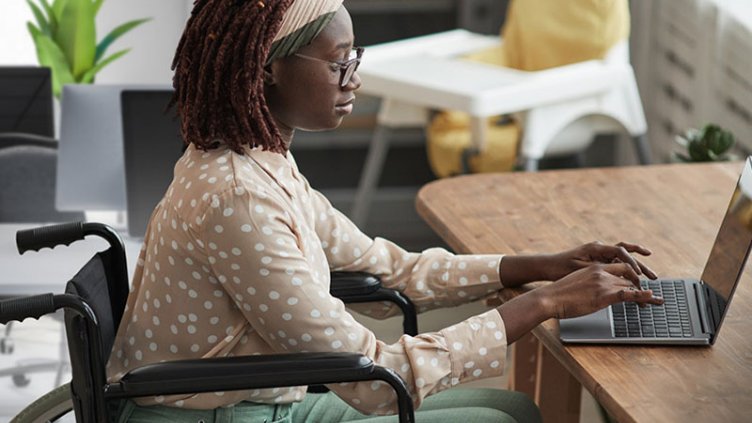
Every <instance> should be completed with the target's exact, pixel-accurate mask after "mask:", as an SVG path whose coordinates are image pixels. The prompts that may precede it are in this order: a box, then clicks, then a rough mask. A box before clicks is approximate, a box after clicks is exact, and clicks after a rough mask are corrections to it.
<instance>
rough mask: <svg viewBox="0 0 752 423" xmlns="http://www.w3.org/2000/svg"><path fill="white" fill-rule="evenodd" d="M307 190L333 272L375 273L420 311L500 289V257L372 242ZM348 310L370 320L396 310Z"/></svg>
mask: <svg viewBox="0 0 752 423" xmlns="http://www.w3.org/2000/svg"><path fill="white" fill-rule="evenodd" d="M308 189H309V192H310V195H311V198H312V203H313V208H314V210H315V212H316V214H317V219H316V233H317V235H318V237H319V238H320V239H321V241H322V247H323V248H324V251H325V252H326V258H327V260H328V261H329V266H330V267H331V269H332V271H339V270H341V271H362V272H368V273H371V274H374V275H376V276H378V277H379V278H380V279H381V283H382V285H383V286H384V287H387V288H390V289H396V290H398V291H400V292H403V293H404V294H405V295H407V297H408V298H410V300H411V301H412V302H413V303H414V304H415V305H416V307H417V308H418V311H420V312H423V311H427V310H431V309H435V308H440V307H447V306H457V305H460V304H464V303H468V302H471V301H475V300H478V299H480V298H482V297H485V296H487V295H488V294H491V293H495V292H497V291H499V290H500V289H501V288H502V284H501V279H500V277H499V265H500V263H501V259H502V256H501V255H498V254H488V255H480V254H478V255H455V254H452V253H450V252H448V251H447V250H445V249H443V248H430V249H427V250H424V251H423V252H421V253H411V252H407V251H405V250H404V249H402V248H401V247H399V246H398V245H396V244H395V243H393V242H391V241H388V240H386V239H383V238H378V237H377V238H375V239H371V238H370V237H368V236H367V235H365V234H364V233H362V232H361V231H360V230H359V229H358V227H357V226H355V224H354V223H353V222H352V221H351V220H350V219H348V218H347V216H345V215H343V214H342V213H341V212H339V211H338V210H337V209H335V208H334V207H332V205H331V204H330V203H329V200H327V199H326V197H324V196H323V195H322V194H321V193H319V192H318V191H316V190H313V189H311V188H310V187H308ZM349 307H350V308H353V309H355V310H357V311H358V312H361V313H363V314H367V315H369V316H371V317H374V318H386V317H389V316H392V315H395V314H398V313H399V312H400V310H399V308H398V307H397V306H396V305H395V304H393V303H389V302H383V303H381V302H380V303H364V304H353V305H350V306H349Z"/></svg>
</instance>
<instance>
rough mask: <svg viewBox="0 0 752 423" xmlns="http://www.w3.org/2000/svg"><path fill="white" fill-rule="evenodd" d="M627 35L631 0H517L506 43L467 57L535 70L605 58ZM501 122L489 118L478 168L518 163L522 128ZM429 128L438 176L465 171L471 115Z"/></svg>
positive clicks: (448, 115)
mask: <svg viewBox="0 0 752 423" xmlns="http://www.w3.org/2000/svg"><path fill="white" fill-rule="evenodd" d="M628 36H629V4H628V1H627V0H514V1H512V2H511V3H510V5H509V10H508V11H507V19H506V24H505V25H504V28H502V39H503V40H504V41H503V42H502V43H501V44H500V45H499V46H497V47H494V48H491V49H487V50H482V51H478V52H474V53H473V54H469V55H467V56H465V57H464V58H465V59H467V60H473V61H478V62H482V63H489V64H493V65H498V66H506V67H511V68H515V69H522V70H527V71H536V70H541V69H546V68H551V67H556V66H562V65H566V64H570V63H576V62H581V61H585V60H591V59H600V58H603V57H604V56H605V55H606V53H607V52H608V51H609V49H611V47H613V46H614V45H615V44H616V43H618V42H619V41H621V40H623V39H625V38H627V37H628ZM498 121H499V119H498V118H497V117H494V118H491V119H489V127H488V138H487V140H486V145H487V146H488V148H487V149H486V151H484V152H483V153H481V154H480V156H478V157H475V158H474V159H471V160H470V165H471V166H470V167H471V170H472V171H473V172H503V171H509V170H511V169H512V168H513V166H514V162H515V160H516V155H517V144H518V142H519V138H520V134H521V130H520V126H519V124H518V123H516V122H515V123H512V124H508V125H499V124H497V123H495V122H498ZM426 132H427V135H426V137H427V141H428V142H427V149H428V160H429V163H430V165H431V168H432V169H433V171H434V173H435V174H436V176H438V177H445V176H451V175H455V174H458V173H460V172H461V170H462V167H461V155H462V151H463V150H464V149H465V148H467V147H468V146H469V145H470V118H469V116H467V115H466V114H464V113H461V112H441V113H439V114H438V115H436V117H435V118H434V119H433V120H432V121H431V122H430V124H429V125H428V128H427V131H426Z"/></svg>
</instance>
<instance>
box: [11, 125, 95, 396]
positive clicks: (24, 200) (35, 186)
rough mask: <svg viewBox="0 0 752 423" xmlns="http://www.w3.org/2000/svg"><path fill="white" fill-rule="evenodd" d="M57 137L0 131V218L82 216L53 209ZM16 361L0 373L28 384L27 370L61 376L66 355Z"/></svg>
mask: <svg viewBox="0 0 752 423" xmlns="http://www.w3.org/2000/svg"><path fill="white" fill-rule="evenodd" d="M57 144H58V143H57V141H56V140H54V139H52V138H49V137H46V136H42V135H36V134H30V133H17V132H5V133H0V222H3V223H28V222H37V223H38V222H63V221H70V220H81V219H83V213H82V212H59V211H57V210H56V209H55V174H56V171H55V170H56V166H57ZM12 328H13V325H12V324H8V325H6V326H5V333H4V335H3V337H2V338H1V339H0V353H2V354H11V353H13V351H14V348H15V347H14V342H13V339H12V338H11V331H12ZM29 363H30V364H21V363H19V364H18V365H17V366H15V367H11V368H8V369H2V370H0V377H2V376H7V375H10V376H12V378H13V383H14V385H15V386H18V387H23V386H26V385H28V384H29V382H30V380H29V378H28V377H27V376H26V375H27V374H28V373H34V372H39V371H50V370H56V371H57V373H58V379H60V377H61V376H62V372H63V370H64V369H65V366H66V363H67V359H66V358H65V351H64V349H61V355H60V359H59V360H55V361H51V362H47V361H45V362H41V363H40V362H34V363H32V362H29Z"/></svg>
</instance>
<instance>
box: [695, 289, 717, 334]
mask: <svg viewBox="0 0 752 423" xmlns="http://www.w3.org/2000/svg"><path fill="white" fill-rule="evenodd" d="M692 287H693V288H694V290H695V301H696V302H697V310H698V311H699V312H700V324H701V325H702V333H707V334H709V335H710V338H711V339H712V338H713V336H714V335H715V330H714V328H715V325H713V324H712V322H711V319H712V318H713V317H712V315H713V314H712V312H711V310H710V304H709V303H708V301H707V297H706V296H705V283H704V282H703V281H700V282H699V283H696V284H694V285H692Z"/></svg>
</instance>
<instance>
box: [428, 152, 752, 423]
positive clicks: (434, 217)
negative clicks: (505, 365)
mask: <svg viewBox="0 0 752 423" xmlns="http://www.w3.org/2000/svg"><path fill="white" fill-rule="evenodd" d="M741 168H742V164H741V163H727V164H692V165H686V164H676V165H661V166H642V167H627V168H607V169H587V170H566V171H549V172H540V173H509V174H485V175H469V176H461V177H457V178H452V179H444V180H440V181H436V182H433V183H430V184H428V185H426V186H425V187H423V188H422V189H421V191H420V192H419V193H418V198H417V209H418V213H419V214H420V215H421V216H422V217H423V218H424V219H425V220H426V221H427V222H428V223H429V225H431V226H432V228H433V229H434V230H435V231H436V232H437V233H438V234H439V235H440V236H441V237H442V238H443V239H444V240H446V242H448V243H449V245H451V246H452V248H454V249H455V250H456V251H457V252H459V253H491V252H501V253H509V254H515V253H532V252H554V251H560V250H563V249H568V248H571V247H574V246H577V245H579V244H581V243H584V242H588V241H593V240H601V241H603V242H607V243H613V242H617V241H620V240H624V241H633V242H639V243H642V244H644V245H646V246H647V247H649V248H650V249H652V250H653V253H654V254H653V256H651V257H648V258H646V259H645V262H646V263H647V264H648V265H649V266H651V267H652V268H653V269H654V270H655V271H656V272H657V273H658V274H659V276H667V277H671V276H677V277H695V278H697V277H699V275H700V274H701V272H702V269H703V266H704V265H705V261H706V259H707V257H708V254H709V251H710V248H711V246H712V244H713V241H714V239H715V235H716V232H717V230H718V227H719V226H720V222H721V218H722V217H723V213H724V211H725V209H726V206H727V205H728V201H729V199H730V197H731V193H732V192H733V189H734V186H735V183H736V180H737V178H738V175H739V173H740V171H741ZM750 268H752V266H748V269H747V270H746V271H745V272H744V275H743V277H742V281H741V283H740V285H739V287H738V289H737V292H736V295H735V297H734V299H733V301H732V303H731V305H730V308H729V312H728V316H727V317H726V321H725V322H724V326H723V327H722V329H721V331H720V333H719V337H718V341H717V342H716V344H715V346H713V347H644V346H643V347H639V346H565V345H562V343H561V342H560V341H559V338H558V323H557V322H556V321H554V320H551V321H548V322H545V323H544V324H542V325H540V326H539V327H537V328H536V329H535V330H534V331H533V334H534V336H535V338H537V339H538V340H539V341H540V342H541V344H542V345H543V347H544V348H541V352H542V353H541V354H540V355H539V357H538V363H537V368H538V370H540V372H539V376H540V378H541V379H539V381H540V382H539V386H538V388H537V391H536V392H535V395H536V398H537V399H538V400H539V405H540V406H541V409H542V410H543V412H544V418H547V421H577V420H576V418H577V414H578V413H579V387H578V386H577V382H579V383H581V384H582V385H583V386H584V387H585V388H586V389H587V390H588V391H590V393H591V394H592V395H593V396H594V397H595V398H596V399H597V400H598V402H600V403H601V404H602V405H603V406H604V407H605V408H606V410H607V411H608V412H609V414H610V415H611V416H612V417H614V418H616V419H617V420H618V421H621V422H631V421H637V422H742V421H744V422H747V421H750V416H752V324H750V318H749V316H752V281H751V280H750V279H752V270H750ZM528 289H529V288H528ZM518 293H519V290H517V292H515V290H507V291H504V292H503V293H502V296H503V299H508V298H511V297H513V296H514V295H516V294H518ZM518 344H520V342H518ZM522 346H523V347H524V349H529V346H527V345H522ZM517 355H518V356H520V355H521V354H519V351H518V354H517ZM559 363H560V364H561V365H562V366H563V368H564V369H566V372H564V373H563V375H564V378H563V379H561V378H559V379H558V380H553V381H549V380H547V379H545V377H547V376H546V375H545V374H543V373H545V372H544V370H546V369H547V368H553V369H554V374H556V368H557V367H559V366H558V364H559ZM559 369H561V368H560V367H559ZM567 375H571V376H573V378H574V379H573V378H572V377H567ZM559 377H561V373H559ZM513 378H514V379H515V380H518V381H520V382H521V384H523V385H524V383H525V382H526V380H521V379H519V375H518V374H513ZM552 392H553V393H552ZM554 398H556V400H555V399H554ZM562 398H563V400H564V401H562ZM548 405H552V406H553V409H551V408H550V407H549V408H548V409H547V406H548ZM554 419H555V420H554Z"/></svg>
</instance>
